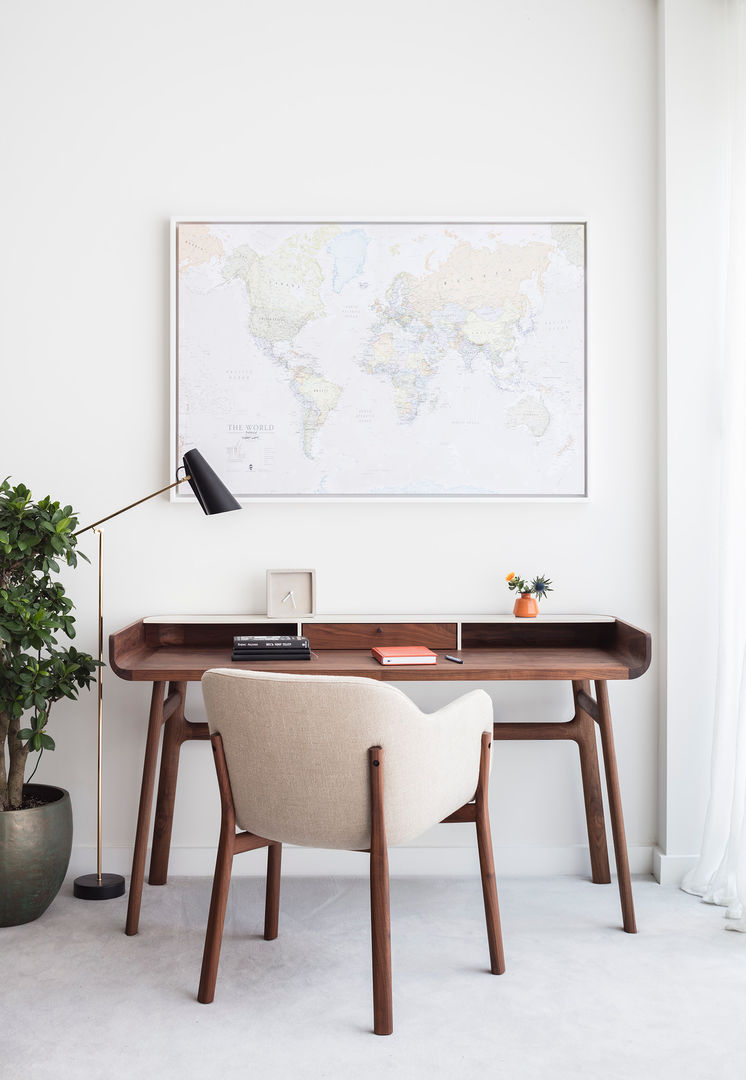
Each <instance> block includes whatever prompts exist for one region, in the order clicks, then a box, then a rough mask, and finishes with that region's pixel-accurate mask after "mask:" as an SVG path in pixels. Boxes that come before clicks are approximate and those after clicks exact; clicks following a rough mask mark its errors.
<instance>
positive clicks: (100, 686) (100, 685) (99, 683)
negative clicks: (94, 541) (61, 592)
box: [93, 529, 104, 884]
mask: <svg viewBox="0 0 746 1080" xmlns="http://www.w3.org/2000/svg"><path fill="white" fill-rule="evenodd" d="M93 531H94V532H96V533H98V670H97V673H96V689H97V695H98V767H97V769H96V772H97V775H98V784H97V790H96V800H97V815H96V817H97V828H96V877H97V878H98V881H99V884H101V881H102V880H103V879H102V877H101V874H102V858H103V827H102V809H101V808H102V803H103V798H102V781H103V765H104V756H103V753H104V676H103V670H104V534H103V530H101V529H94V530H93Z"/></svg>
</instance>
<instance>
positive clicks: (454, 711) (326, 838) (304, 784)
mask: <svg viewBox="0 0 746 1080" xmlns="http://www.w3.org/2000/svg"><path fill="white" fill-rule="evenodd" d="M202 689H203V692H204V698H205V704H206V707H207V719H208V723H209V727H210V732H211V733H215V732H219V733H220V735H221V737H222V740H223V747H224V750H225V757H226V762H227V765H228V774H229V776H230V784H231V791H232V793H233V802H234V805H235V811H236V822H237V824H238V826H239V827H240V828H241V829H244V830H246V831H248V832H252V833H256V834H257V835H258V836H263V837H265V838H266V839H268V840H276V841H279V842H281V843H290V844H301V845H305V846H308V847H322V848H344V849H348V850H365V849H367V848H369V846H370V779H369V765H368V749H369V747H371V746H382V747H383V748H384V750H385V769H384V774H383V775H384V806H385V819H386V834H387V840H388V843H389V844H401V843H404V842H406V841H408V840H411V839H413V838H414V837H416V836H419V835H420V834H421V833H423V832H425V831H426V830H427V829H429V828H431V826H433V825H435V824H437V822H439V821H442V820H443V818H445V817H447V816H448V815H449V814H451V813H453V812H454V811H455V810H456V809H458V808H459V807H461V806H463V805H464V804H465V803H467V802H469V801H470V800H471V799H473V798H474V794H475V791H476V787H477V781H478V774H479V757H480V749H481V738H482V732H483V731H488V732H491V731H492V702H491V700H490V698H489V696H488V695H487V694H486V693H485V692H484V691H482V690H475V691H473V692H472V693H469V694H465V695H463V696H462V697H460V698H459V699H458V700H457V701H455V702H453V703H452V704H451V705H447V706H445V707H444V708H442V709H439V710H438V711H437V712H436V713H432V714H427V713H423V712H421V711H420V709H418V708H417V706H416V705H415V704H414V703H413V702H412V701H410V699H409V698H408V697H407V696H406V695H405V694H403V693H401V691H399V690H398V689H396V688H395V687H393V686H389V685H387V684H385V683H379V682H375V681H374V680H372V679H360V678H353V677H349V678H340V677H336V676H334V677H332V676H322V675H314V676H310V677H309V676H305V675H279V674H273V673H272V674H271V673H265V672H255V671H236V670H233V669H222V668H218V669H215V670H213V671H208V672H206V673H205V675H204V677H203V679H202Z"/></svg>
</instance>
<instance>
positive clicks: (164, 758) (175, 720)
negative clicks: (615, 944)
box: [125, 680, 637, 935]
mask: <svg viewBox="0 0 746 1080" xmlns="http://www.w3.org/2000/svg"><path fill="white" fill-rule="evenodd" d="M166 686H167V684H166V683H165V682H154V683H153V693H152V697H151V704H150V717H149V721H148V733H147V738H146V743H145V760H144V764H143V774H142V785H141V789H140V805H139V810H138V817H137V829H136V833H135V849H134V854H133V860H132V878H131V881H130V895H129V906H128V908H127V924H126V929H125V933H127V934H128V935H132V934H136V933H137V931H138V925H139V921H140V904H141V900H142V888H143V882H144V877H145V860H146V855H147V846H148V832H149V826H150V817H151V811H152V805H153V788H154V785H155V772H156V763H157V759H158V744H159V741H160V734H161V728H164V733H163V748H162V751H161V766H160V775H159V780H158V796H157V800H156V810H155V822H154V825H153V845H152V850H151V856H150V873H149V876H148V884H150V885H165V884H166V881H167V877H168V856H169V850H170V846H171V828H172V824H173V812H174V799H175V795H176V780H177V775H178V769H179V753H180V750H181V745H182V743H184V742H188V741H191V740H195V739H198V740H209V738H210V733H209V730H208V727H207V724H202V723H199V724H196V723H190V721H188V720H187V719H186V717H185V716H184V703H185V700H186V687H187V684H186V682H170V683H168V694H166ZM595 689H596V697H595V699H594V698H593V697H592V696H591V692H590V690H591V685H590V682H589V681H585V680H573V681H572V692H573V700H574V705H575V714H574V716H573V718H572V720H568V721H564V722H556V721H554V722H548V723H545V722H542V723H510V722H498V723H496V724H495V725H494V738H495V739H496V740H503V739H504V740H519V739H542V740H553V739H570V740H572V741H573V742H575V743H577V746H578V751H579V753H580V771H581V777H582V782H583V798H584V802H585V815H586V825H587V829H588V846H589V850H590V859H591V876H592V879H593V881H594V882H595V883H596V884H608V883H609V882H610V881H611V872H610V869H609V853H608V845H607V839H606V824H605V820H604V806H603V796H602V792H601V776H600V772H599V765H598V753H597V750H596V733H595V727H594V722H595V724H597V725H598V728H599V732H600V736H601V748H602V752H603V760H604V770H605V773H606V790H607V794H608V799H609V816H610V818H611V832H612V837H613V840H614V855H615V859H616V869H617V877H618V882H619V894H620V899H621V907H622V921H623V926H624V929H625V931H626V932H627V933H628V934H634V933H636V932H637V926H636V923H635V909H634V901H633V898H632V886H631V881H630V873H629V861H628V857H627V842H626V837H625V831H624V817H623V812H622V799H621V792H620V788H619V776H618V773H617V761H616V751H615V748H614V736H613V732H612V726H611V711H610V709H609V696H608V689H607V685H606V681H604V680H596V681H595ZM446 820H447V821H454V822H455V821H467V820H468V821H471V820H473V818H472V817H471V816H469V811H468V810H467V808H466V807H464V808H462V809H461V810H459V811H457V812H456V813H455V814H452V815H451V817H450V818H448V819H446Z"/></svg>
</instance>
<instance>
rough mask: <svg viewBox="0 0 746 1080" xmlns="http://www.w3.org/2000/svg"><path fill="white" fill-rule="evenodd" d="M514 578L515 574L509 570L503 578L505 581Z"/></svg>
mask: <svg viewBox="0 0 746 1080" xmlns="http://www.w3.org/2000/svg"><path fill="white" fill-rule="evenodd" d="M514 577H515V574H514V573H513V571H512V570H511V571H510V573H509V574H508V576H507V577H506V578H505V580H506V581H512V580H513V578H514Z"/></svg>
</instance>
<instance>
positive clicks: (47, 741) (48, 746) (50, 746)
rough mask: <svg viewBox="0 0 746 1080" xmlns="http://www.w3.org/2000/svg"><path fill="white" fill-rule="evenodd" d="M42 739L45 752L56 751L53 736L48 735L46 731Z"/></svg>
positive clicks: (42, 734)
mask: <svg viewBox="0 0 746 1080" xmlns="http://www.w3.org/2000/svg"><path fill="white" fill-rule="evenodd" d="M39 737H40V739H41V745H42V746H43V747H44V749H45V750H54V739H53V738H52V736H51V735H47V733H46V732H45V731H43V732H42V733H41V735H40V736H39Z"/></svg>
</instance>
